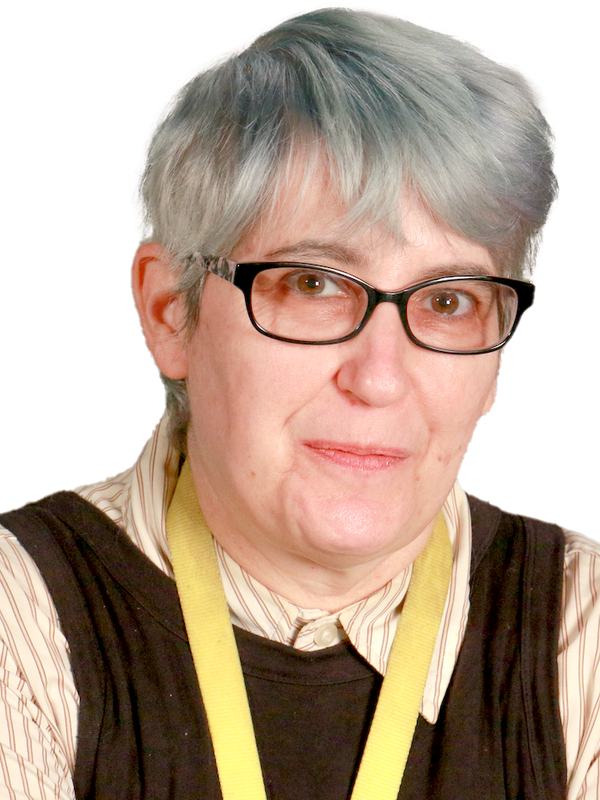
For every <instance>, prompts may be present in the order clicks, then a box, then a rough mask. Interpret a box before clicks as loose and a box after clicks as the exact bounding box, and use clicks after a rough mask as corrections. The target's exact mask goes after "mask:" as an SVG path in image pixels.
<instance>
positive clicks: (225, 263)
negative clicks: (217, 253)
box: [193, 253, 237, 283]
mask: <svg viewBox="0 0 600 800" xmlns="http://www.w3.org/2000/svg"><path fill="white" fill-rule="evenodd" d="M193 258H194V260H195V261H197V263H198V264H199V266H201V267H202V268H203V269H205V270H208V272H212V273H213V275H218V276H219V278H223V279H224V280H226V281H229V282H230V283H233V279H234V277H235V270H236V268H237V262H236V261H234V260H233V259H231V258H225V257H224V256H223V257H221V258H216V257H214V256H203V255H200V253H194V255H193Z"/></svg>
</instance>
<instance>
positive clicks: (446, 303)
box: [425, 289, 475, 316]
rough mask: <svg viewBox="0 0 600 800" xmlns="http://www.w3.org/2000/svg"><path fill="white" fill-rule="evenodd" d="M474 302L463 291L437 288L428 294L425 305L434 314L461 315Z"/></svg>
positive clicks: (466, 312)
mask: <svg viewBox="0 0 600 800" xmlns="http://www.w3.org/2000/svg"><path fill="white" fill-rule="evenodd" d="M474 302H475V301H474V298H473V297H471V296H470V295H468V294H466V293H465V292H457V291H456V290H454V289H438V290H437V291H436V292H432V294H430V295H429V297H428V298H427V300H426V303H425V305H426V306H429V308H430V309H431V310H432V311H435V313H436V314H447V315H448V316H461V315H462V314H468V313H469V312H470V311H471V310H472V309H473V305H474Z"/></svg>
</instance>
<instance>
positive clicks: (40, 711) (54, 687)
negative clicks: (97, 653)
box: [0, 525, 79, 797]
mask: <svg viewBox="0 0 600 800" xmlns="http://www.w3.org/2000/svg"><path fill="white" fill-rule="evenodd" d="M0 654H1V655H0V660H1V663H2V667H3V668H2V670H1V671H0V693H1V695H2V703H1V704H0V750H1V751H2V754H3V759H4V765H5V771H4V780H5V782H6V785H7V786H9V787H11V788H13V789H14V790H15V791H16V790H18V789H19V788H20V786H21V784H20V781H21V779H22V774H21V773H22V771H23V769H25V770H28V769H34V770H35V769H42V768H43V770H44V775H46V777H47V780H48V781H49V782H52V783H53V786H54V785H56V786H62V785H63V784H64V782H65V781H66V782H67V783H68V782H69V781H70V778H69V777H68V776H69V775H70V773H71V770H72V769H73V767H74V761H75V736H76V725H77V709H78V702H79V698H78V693H77V690H76V687H75V683H74V680H73V675H72V672H71V666H70V659H69V647H68V644H67V641H66V638H65V636H64V634H63V631H62V629H61V626H60V623H59V620H58V615H57V613H56V608H55V606H54V603H53V601H52V598H51V596H50V593H49V591H48V588H47V586H46V584H45V582H44V580H43V579H42V576H41V574H40V572H39V570H38V568H37V566H36V564H35V562H34V560H33V559H32V558H31V556H30V555H29V553H28V552H27V551H26V550H25V549H24V548H23V547H22V545H21V544H20V543H19V541H18V540H17V538H16V536H15V535H14V534H13V533H12V532H11V531H10V530H7V529H6V528H5V527H2V526H1V525H0ZM40 774H41V773H40ZM61 797H62V794H61Z"/></svg>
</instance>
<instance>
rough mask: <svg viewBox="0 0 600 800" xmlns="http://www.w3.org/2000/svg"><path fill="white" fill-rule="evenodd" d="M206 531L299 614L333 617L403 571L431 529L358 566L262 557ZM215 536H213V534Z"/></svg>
mask: <svg viewBox="0 0 600 800" xmlns="http://www.w3.org/2000/svg"><path fill="white" fill-rule="evenodd" d="M207 522H208V524H209V527H211V531H212V532H213V536H214V537H215V539H216V541H217V542H218V543H219V544H220V545H221V547H222V548H223V549H224V550H225V552H226V553H227V555H228V556H230V557H231V558H232V559H233V560H234V561H235V562H236V563H237V564H238V565H239V566H240V567H241V568H242V569H244V570H245V571H246V572H247V573H248V574H249V575H251V576H252V577H253V578H254V579H255V580H257V581H259V582H260V583H262V584H263V586H266V587H267V588H268V589H270V590H271V591H272V592H275V593H276V594H278V595H280V596H281V597H283V598H285V599H286V600H289V601H290V602H292V603H294V604H295V605H297V606H299V607H301V608H318V609H320V610H321V611H326V612H327V613H330V614H332V613H335V612H337V611H340V610H342V609H343V608H347V607H348V606H351V605H353V604H354V603H356V602H358V601H359V600H363V599H364V598H366V597H369V596H370V595H372V594H374V593H375V592H377V591H378V590H379V589H381V588H382V587H383V586H385V585H386V584H387V583H389V582H390V581H391V580H392V579H393V578H395V577H396V576H397V575H399V574H400V573H401V572H403V571H404V570H405V569H407V568H408V567H409V566H410V565H411V564H412V563H413V561H414V560H415V559H416V558H417V556H418V555H419V554H420V553H421V551H422V550H423V548H424V546H425V544H426V543H427V541H428V539H429V537H430V535H431V531H432V529H433V523H432V524H431V525H430V526H428V527H427V528H426V530H424V531H423V532H422V533H421V534H420V535H419V536H417V537H416V538H415V539H413V541H412V542H410V544H408V545H406V546H405V547H404V548H402V549H401V550H399V551H396V552H393V553H390V554H387V555H385V556H380V557H375V558H373V559H369V560H366V561H363V562H361V563H358V564H357V563H354V564H351V565H348V564H337V565H335V564H331V563H326V564H323V563H321V560H316V559H315V560H310V559H306V558H302V557H300V556H296V555H295V554H293V553H292V554H290V553H289V552H286V551H284V550H277V549H273V551H269V550H266V551H262V550H258V549H256V548H252V547H247V546H245V542H243V541H241V540H240V539H237V538H235V537H232V538H229V537H227V536H226V535H225V536H223V535H222V531H221V532H219V526H216V528H213V527H212V526H211V524H210V521H209V520H208V518H207ZM215 530H217V533H215Z"/></svg>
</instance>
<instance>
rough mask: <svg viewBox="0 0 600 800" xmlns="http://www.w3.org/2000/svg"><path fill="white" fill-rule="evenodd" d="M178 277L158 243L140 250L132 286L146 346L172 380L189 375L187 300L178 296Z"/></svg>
mask: <svg viewBox="0 0 600 800" xmlns="http://www.w3.org/2000/svg"><path fill="white" fill-rule="evenodd" d="M177 282H178V275H177V272H176V270H174V269H173V268H172V266H171V259H170V257H169V254H168V253H167V252H166V250H165V249H164V247H163V246H162V245H160V244H159V243H158V242H149V243H148V244H143V245H141V246H140V247H139V248H138V251H137V253H136V254H135V258H134V260H133V270H132V286H133V297H134V299H135V304H136V306H137V310H138V314H139V315H140V321H141V323H142V330H143V331H144V336H145V338H146V344H147V345H148V348H149V350H150V352H151V353H152V355H153V356H154V360H155V362H156V365H157V367H158V368H159V369H160V371H161V372H162V373H163V375H166V376H167V377H168V378H175V379H179V378H186V377H187V375H188V359H187V342H186V338H185V335H184V333H183V325H184V320H185V306H184V299H183V297H182V296H181V295H179V294H177V291H176V289H177Z"/></svg>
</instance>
